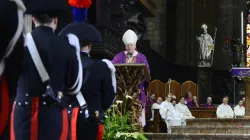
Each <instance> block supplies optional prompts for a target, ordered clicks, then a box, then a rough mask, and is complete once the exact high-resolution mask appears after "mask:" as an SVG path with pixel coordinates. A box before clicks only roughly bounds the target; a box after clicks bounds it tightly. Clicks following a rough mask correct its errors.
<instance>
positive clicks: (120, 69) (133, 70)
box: [115, 64, 149, 128]
mask: <svg viewBox="0 0 250 140" xmlns="http://www.w3.org/2000/svg"><path fill="white" fill-rule="evenodd" d="M115 66H116V79H117V95H116V98H117V100H122V101H126V98H127V96H130V97H132V99H131V100H128V102H127V103H126V104H123V107H122V108H126V109H127V110H129V111H131V114H130V117H129V118H130V120H129V121H130V123H131V124H134V125H135V126H136V127H137V128H141V122H140V121H139V117H140V116H141V112H142V105H141V102H140V101H139V99H138V96H139V94H140V91H139V89H138V85H139V84H140V83H141V82H142V81H143V80H144V79H145V76H146V77H148V78H149V76H147V75H146V74H147V69H146V66H145V64H116V65H115ZM143 67H145V68H143Z"/></svg>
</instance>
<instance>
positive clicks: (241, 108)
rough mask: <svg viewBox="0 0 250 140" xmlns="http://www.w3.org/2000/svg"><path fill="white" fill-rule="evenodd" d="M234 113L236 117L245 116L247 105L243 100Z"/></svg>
mask: <svg viewBox="0 0 250 140" xmlns="http://www.w3.org/2000/svg"><path fill="white" fill-rule="evenodd" d="M234 115H235V117H243V116H244V115H245V107H244V106H243V101H242V100H240V101H239V103H238V105H237V106H235V107H234Z"/></svg>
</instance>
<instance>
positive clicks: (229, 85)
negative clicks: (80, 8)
mask: <svg viewBox="0 0 250 140" xmlns="http://www.w3.org/2000/svg"><path fill="white" fill-rule="evenodd" d="M246 9H247V4H246V1H245V0H93V4H92V6H91V7H90V8H89V11H88V20H87V22H89V23H91V24H93V25H95V26H96V27H97V28H98V29H99V31H100V32H101V34H102V37H103V45H102V46H95V47H94V48H93V51H92V54H91V55H92V57H94V58H97V59H99V58H110V59H111V58H112V57H113V56H114V55H115V54H116V53H117V52H120V51H121V50H124V45H123V44H122V41H121V37H122V33H123V32H125V31H126V30H127V29H132V30H135V31H136V33H137V34H138V35H139V36H140V39H139V41H138V44H137V49H138V51H140V52H142V53H143V54H145V55H146V57H147V60H148V62H149V65H150V69H151V79H152V80H160V81H162V82H167V81H168V79H169V78H171V79H172V80H176V81H178V82H179V83H184V82H185V81H188V80H189V81H193V82H194V83H196V84H198V85H199V100H200V102H202V103H204V102H206V97H208V96H211V97H213V101H214V102H215V103H217V104H218V103H220V102H221V99H222V97H223V96H229V98H230V99H231V100H230V101H232V103H233V101H234V88H233V87H234V80H233V79H232V75H231V73H230V70H231V68H232V66H233V63H234V62H233V49H232V47H231V46H233V45H232V44H233V40H237V39H239V38H241V22H240V18H241V16H240V13H241V11H244V15H245V16H244V21H245V22H247V16H246V15H247V14H246V13H247V10H246ZM69 11H70V10H69ZM72 19H73V17H72V13H71V11H70V12H68V13H67V15H65V16H63V17H62V19H59V20H61V21H62V22H59V24H60V23H61V25H59V27H58V30H60V29H61V28H62V27H63V26H64V25H65V24H67V23H70V22H71V21H72ZM203 23H204V24H206V25H207V26H208V29H207V30H208V33H209V34H210V35H211V37H212V38H213V39H214V38H215V33H217V34H216V41H215V49H214V52H213V63H212V65H211V67H209V68H201V67H198V59H199V44H198V42H197V40H196V35H199V34H201V25H202V24H203ZM244 25H246V24H244ZM244 28H245V27H244ZM216 29H217V30H216ZM215 30H216V31H215ZM244 36H245V33H244ZM245 41H246V39H245ZM243 90H244V88H243V86H242V83H241V82H240V81H239V82H237V84H236V95H235V96H236V97H235V100H236V102H237V101H238V100H239V99H240V98H242V97H243V96H244V91H243Z"/></svg>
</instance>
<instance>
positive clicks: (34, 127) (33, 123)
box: [30, 97, 39, 140]
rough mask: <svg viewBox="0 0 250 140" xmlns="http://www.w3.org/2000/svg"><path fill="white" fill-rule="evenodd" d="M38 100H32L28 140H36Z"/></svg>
mask: <svg viewBox="0 0 250 140" xmlns="http://www.w3.org/2000/svg"><path fill="white" fill-rule="evenodd" d="M38 112H39V98H38V97H35V98H32V107H31V128H30V140H38Z"/></svg>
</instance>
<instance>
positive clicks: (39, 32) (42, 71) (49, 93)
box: [11, 0, 81, 140]
mask: <svg viewBox="0 0 250 140" xmlns="http://www.w3.org/2000/svg"><path fill="white" fill-rule="evenodd" d="M26 4H27V5H26V7H27V14H32V16H33V22H34V24H35V28H34V30H33V31H32V33H31V34H30V33H28V34H27V35H26V36H25V47H24V63H23V67H22V69H23V71H22V75H21V77H20V79H19V83H18V89H17V95H16V99H15V104H14V105H13V110H12V115H11V140H66V139H67V134H68V118H67V110H66V109H63V108H64V106H66V105H67V100H65V99H66V96H67V94H76V93H78V92H79V91H80V88H81V84H78V83H80V80H79V78H78V75H79V72H80V71H79V61H78V60H77V55H76V54H77V52H76V49H75V47H73V46H71V45H69V43H68V39H67V38H63V37H59V36H57V35H55V34H54V31H55V30H56V27H57V23H58V18H57V17H58V16H59V15H60V14H63V12H64V9H66V8H67V3H66V1H62V0H53V1H51V0H30V1H27V3H26Z"/></svg>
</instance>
